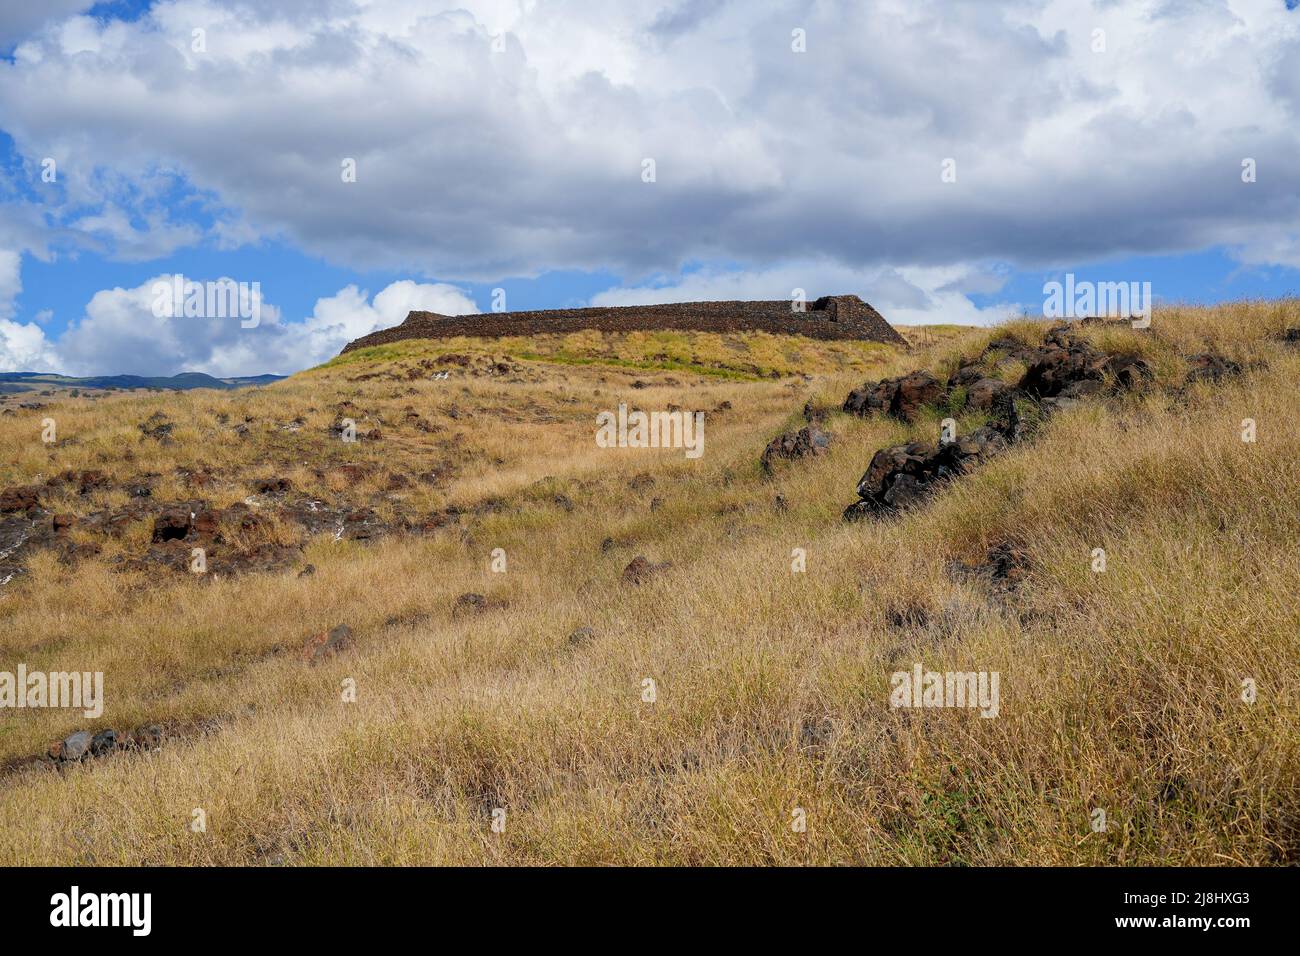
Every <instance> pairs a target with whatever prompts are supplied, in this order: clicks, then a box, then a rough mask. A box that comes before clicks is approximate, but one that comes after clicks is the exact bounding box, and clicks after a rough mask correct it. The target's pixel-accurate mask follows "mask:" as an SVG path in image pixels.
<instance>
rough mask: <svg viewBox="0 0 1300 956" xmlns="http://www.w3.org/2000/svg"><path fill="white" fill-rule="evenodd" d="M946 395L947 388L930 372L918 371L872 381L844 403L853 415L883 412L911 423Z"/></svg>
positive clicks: (851, 393) (855, 390) (854, 392)
mask: <svg viewBox="0 0 1300 956" xmlns="http://www.w3.org/2000/svg"><path fill="white" fill-rule="evenodd" d="M943 392H944V388H943V385H942V384H941V383H940V382H939V380H938V379H937V378H935V377H934V376H933V375H931V374H930V373H929V372H927V371H924V370H918V371H915V372H909V373H908V374H907V375H902V376H899V377H898V378H887V379H884V380H882V381H880V382H876V383H875V384H872V383H870V382H868V383H867V384H866V385H863V386H862V387H861V388H856V389H854V390H853V391H851V392H849V396H848V398H846V399H845V400H844V411H846V412H848V413H849V414H851V415H869V414H871V413H872V412H879V413H881V414H889V415H893V416H894V417H895V418H899V419H902V420H903V421H905V422H910V421H912V420H913V419H914V418H915V417H916V413H917V412H918V411H919V410H920V408H921V406H922V405H928V404H930V403H932V402H936V401H938V400H939V398H940V397H942V395H943Z"/></svg>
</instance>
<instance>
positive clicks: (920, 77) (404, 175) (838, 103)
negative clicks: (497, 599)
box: [0, 0, 1300, 281]
mask: <svg viewBox="0 0 1300 956" xmlns="http://www.w3.org/2000/svg"><path fill="white" fill-rule="evenodd" d="M1298 23H1300V19H1298V18H1297V17H1296V16H1295V15H1293V14H1291V13H1288V11H1286V10H1285V9H1284V6H1283V4H1281V3H1277V4H1273V5H1263V4H1258V3H1251V4H1247V3H1229V2H1226V0H1218V2H1210V0H1206V2H1198V3H1167V2H1159V3H1157V2H1145V3H1130V4H1123V5H1119V4H1091V3H1087V2H1060V3H1051V4H1048V3H1039V2H1029V0H1009V2H999V3H995V2H991V0H990V2H981V3H979V4H938V3H936V2H932V0H930V2H916V3H907V4H901V3H896V2H885V0H881V2H842V3H824V4H813V3H789V4H757V3H738V2H733V3H722V2H717V3H714V2H685V3H683V2H680V0H675V2H672V3H646V4H636V5H630V4H629V5H617V6H615V5H608V4H596V3H586V4H584V3H573V4H565V5H558V4H537V5H534V6H528V7H526V8H523V7H520V6H519V5H515V4H504V3H492V2H472V0H471V2H468V3H465V4H460V5H458V6H457V7H456V8H454V9H447V10H442V11H438V10H437V7H436V5H435V4H428V3H408V2H399V0H393V2H380V3H375V4H373V5H370V6H367V7H365V8H358V7H354V6H353V5H352V4H348V3H342V2H319V3H310V2H303V3H297V4H291V5H289V6H288V7H287V8H286V9H277V10H276V11H275V12H274V13H271V12H266V11H264V10H261V9H260V8H257V9H251V8H248V7H244V6H239V7H228V6H227V5H225V4H223V3H221V2H216V0H213V2H199V0H178V2H175V3H171V4H168V5H166V6H165V7H162V8H159V9H158V10H156V11H155V12H154V14H153V15H152V17H150V18H146V19H145V21H143V22H141V23H138V24H126V25H116V26H114V27H113V28H112V29H111V30H108V31H106V30H103V29H102V28H100V27H98V26H96V25H95V24H93V23H91V22H90V21H84V20H83V21H70V22H68V23H66V24H63V25H61V26H49V27H46V29H45V30H44V32H42V33H40V34H39V35H38V36H35V37H33V38H31V39H30V40H29V41H28V42H27V43H26V44H25V45H24V46H23V47H22V48H20V50H19V53H18V55H17V57H16V62H15V63H14V64H12V65H4V64H0V115H2V116H3V117H4V120H3V123H4V128H5V129H6V131H8V132H10V133H11V134H12V135H13V136H14V138H15V140H16V142H17V144H18V146H19V148H20V150H21V151H22V152H23V153H24V155H25V156H28V157H39V156H43V155H52V156H59V157H61V162H62V164H63V165H62V167H61V168H62V169H64V170H66V175H67V178H68V186H67V191H68V196H69V205H71V204H73V203H76V204H80V205H81V206H83V207H84V206H85V205H87V204H89V205H91V206H93V205H94V204H95V203H96V202H99V203H101V204H103V205H106V206H108V208H109V209H113V208H117V206H119V205H120V204H121V203H122V201H123V200H122V195H121V190H122V189H123V188H125V187H124V185H123V184H129V183H134V182H140V181H144V180H147V178H148V177H149V176H150V175H152V174H153V173H152V171H154V170H157V169H164V170H168V171H172V170H174V171H178V172H180V173H182V174H183V175H184V176H185V177H187V179H188V181H189V182H191V183H193V184H194V185H195V186H196V187H197V188H199V189H201V190H204V191H207V192H208V193H210V194H211V195H213V196H215V197H216V199H217V201H218V202H219V204H220V205H221V206H222V207H223V208H224V212H223V214H222V215H221V216H220V217H219V222H218V224H217V225H216V226H215V227H213V231H214V233H215V234H218V235H219V237H220V238H221V240H222V241H224V242H231V241H235V242H237V241H240V240H241V239H245V240H246V239H249V238H252V237H257V236H268V235H272V236H284V237H287V238H289V239H290V240H291V241H293V242H295V243H297V244H299V245H300V246H301V247H303V248H304V249H306V250H308V251H309V252H312V253H316V254H320V255H322V256H325V257H327V258H329V259H331V260H332V261H334V262H337V263H341V264H346V265H348V266H352V267H357V268H368V267H384V268H401V269H407V270H411V271H413V272H415V273H417V274H422V275H427V276H433V275H437V276H444V277H453V278H456V279H476V280H478V279H496V278H499V277H501V276H503V275H531V274H537V273H539V272H541V271H544V270H547V269H554V268H584V269H590V268H606V269H615V270H618V271H621V272H624V273H625V274H628V275H630V276H632V277H633V280H634V281H636V279H637V277H640V278H642V279H644V278H645V277H648V276H652V275H655V274H659V273H664V272H668V273H675V272H676V271H677V270H679V269H680V268H681V266H682V264H683V263H685V262H690V261H729V262H740V263H744V264H746V265H748V266H750V267H752V268H754V269H756V270H760V271H761V270H764V269H770V268H774V267H776V266H779V265H780V264H781V263H783V262H786V261H790V260H795V261H823V260H827V261H833V262H836V263H839V264H840V265H842V266H843V267H845V268H846V269H850V270H860V271H862V270H865V271H874V270H879V269H882V268H885V267H889V266H893V267H898V268H902V267H916V268H940V267H947V266H953V265H957V264H961V263H969V262H984V261H990V260H992V261H1002V262H1010V263H1015V264H1017V265H1020V266H1025V267H1035V266H1044V265H1050V264H1054V263H1062V262H1067V263H1068V262H1073V261H1079V260H1087V259H1096V258H1101V257H1105V256H1111V255H1118V254H1125V253H1166V252H1176V251H1180V250H1191V249H1200V248H1204V247H1206V246H1210V245H1214V244H1219V243H1224V242H1233V243H1237V244H1240V245H1242V246H1243V247H1244V249H1243V257H1246V258H1251V257H1253V258H1254V259H1263V260H1268V257H1269V256H1270V255H1271V254H1274V251H1278V250H1280V251H1278V252H1277V253H1276V254H1277V256H1278V258H1279V261H1288V260H1287V258H1286V257H1287V256H1291V255H1293V252H1292V250H1294V249H1295V247H1296V243H1295V241H1294V236H1295V233H1296V227H1295V223H1296V222H1297V212H1300V208H1298V207H1300V192H1298V190H1297V186H1296V184H1297V183H1300V132H1298V131H1300V126H1297V124H1296V123H1295V122H1294V119H1295V107H1296V96H1297V94H1296V90H1297V87H1296V86H1295V80H1294V79H1293V78H1294V77H1295V76H1296V75H1298V74H1300V69H1297V67H1300V56H1298V51H1300V46H1298V44H1300V27H1298ZM196 26H201V27H202V28H203V29H205V30H206V31H207V32H206V42H207V50H206V52H203V53H195V52H194V51H192V50H191V31H192V29H193V28H194V27H196ZM796 28H798V29H803V30H805V31H806V35H807V52H806V53H803V54H799V53H794V52H792V51H791V46H790V37H791V31H792V30H793V29H796ZM1095 30H1103V31H1104V34H1105V50H1104V51H1103V52H1094V51H1093V49H1092V44H1093V41H1094V31H1095ZM494 36H501V37H503V43H502V52H494V50H493V42H492V38H493V37H494ZM1247 156H1249V157H1254V158H1256V159H1257V161H1258V163H1259V168H1260V171H1261V172H1260V177H1259V181H1258V182H1257V183H1254V184H1251V185H1246V184H1243V183H1242V182H1241V180H1240V163H1241V160H1242V158H1243V157H1247ZM345 157H352V158H355V159H356V160H357V164H358V181H357V182H356V183H343V182H342V181H341V178H340V163H341V161H342V160H343V159H344V158H345ZM646 157H651V158H653V159H654V160H655V162H656V172H657V181H656V182H654V183H644V182H642V181H641V163H642V160H643V158H646ZM949 157H951V158H952V159H954V160H955V161H956V169H957V181H956V182H955V183H944V182H941V180H940V164H941V162H942V161H943V160H944V159H945V158H949ZM169 209H170V207H169V206H168V204H167V203H166V201H165V200H158V210H160V211H158V212H156V214H155V219H154V220H153V221H150V222H149V223H148V224H147V230H146V231H147V232H148V233H149V234H151V235H155V236H156V237H161V238H156V241H157V242H159V243H161V246H160V247H161V248H169V247H170V245H171V244H175V243H184V242H187V241H191V239H192V235H191V233H190V232H189V231H187V230H189V229H191V228H192V226H191V224H190V223H189V222H187V221H183V216H182V214H181V213H179V212H176V211H174V210H172V211H170V212H169ZM168 215H170V216H172V217H175V218H176V219H177V220H180V221H171V220H169V219H168V218H166V217H167V216H168ZM91 222H92V224H93V225H95V226H96V227H97V230H95V231H93V234H92V237H91V238H94V239H95V240H96V241H99V242H102V243H104V244H106V245H108V246H109V247H115V248H118V249H119V254H120V255H122V256H128V255H130V254H131V251H130V250H132V249H136V250H139V251H138V252H137V254H138V255H147V254H150V252H149V250H152V249H154V248H155V247H154V246H152V245H150V243H149V242H147V241H146V240H145V238H144V237H142V236H136V235H134V234H133V233H132V232H131V231H130V229H129V228H128V226H129V225H130V224H129V223H127V224H126V225H124V224H123V221H122V220H121V219H114V218H113V217H112V216H111V215H108V214H106V213H105V212H103V211H102V210H99V209H96V211H95V212H94V213H93V214H91ZM137 225H138V223H137Z"/></svg>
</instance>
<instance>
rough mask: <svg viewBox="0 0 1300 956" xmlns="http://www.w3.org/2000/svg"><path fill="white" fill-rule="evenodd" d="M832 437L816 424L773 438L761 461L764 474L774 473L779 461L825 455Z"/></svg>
mask: <svg viewBox="0 0 1300 956" xmlns="http://www.w3.org/2000/svg"><path fill="white" fill-rule="evenodd" d="M831 437H832V436H831V435H830V434H828V433H827V432H824V431H822V430H821V429H820V428H818V427H817V425H816V424H811V425H807V426H805V427H803V428H801V429H799V430H798V431H797V432H787V433H785V434H784V435H778V436H777V437H776V438H773V439H772V440H771V441H770V442H769V443H768V445H767V447H766V448H764V449H763V456H762V458H761V459H760V460H759V461H760V464H761V465H762V466H763V473H764V474H769V475H770V474H771V473H772V462H774V461H776V460H777V459H784V460H787V461H788V460H792V459H795V458H808V457H813V456H817V455H823V454H825V453H826V450H827V449H828V448H830V444H831Z"/></svg>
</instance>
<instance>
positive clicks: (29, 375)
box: [0, 372, 284, 394]
mask: <svg viewBox="0 0 1300 956" xmlns="http://www.w3.org/2000/svg"><path fill="white" fill-rule="evenodd" d="M282 378H284V376H283V375H244V376H235V377H233V378H216V377H215V376H212V375H208V374H207V373H205V372H181V373H180V374H179V375H91V376H86V377H84V378H78V377H76V376H72V375H55V374H54V373H52V372H0V393H11V394H12V393H14V392H26V391H34V390H36V389H42V388H121V389H132V388H163V389H171V390H173V391H182V392H184V391H189V390H190V389H192V388H219V389H231V388H247V387H248V386H250V385H267V384H269V383H271V382H278V381H279V380H280V379H282Z"/></svg>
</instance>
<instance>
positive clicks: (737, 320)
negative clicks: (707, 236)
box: [343, 295, 908, 352]
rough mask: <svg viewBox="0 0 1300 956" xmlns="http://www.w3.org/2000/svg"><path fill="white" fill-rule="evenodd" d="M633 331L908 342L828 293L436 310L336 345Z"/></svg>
mask: <svg viewBox="0 0 1300 956" xmlns="http://www.w3.org/2000/svg"><path fill="white" fill-rule="evenodd" d="M586 329H594V330H596V331H600V332H638V331H649V332H653V331H662V330H673V331H683V332H752V331H762V332H771V333H773V334H776V335H802V336H805V337H807V338H813V339H862V340H866V341H871V342H885V343H888V344H890V345H897V346H899V347H901V348H907V347H908V345H907V341H906V340H905V339H904V338H903V337H902V336H901V335H899V334H898V332H896V331H895V330H894V328H893V327H892V326H891V325H890V324H889V323H888V322H886V321H885V319H884V317H883V316H882V315H881V314H880V313H879V312H877V311H876V310H875V309H873V308H872V307H871V306H870V305H869V304H867V303H866V302H863V301H862V300H861V299H860V298H858V297H857V296H856V295H828V296H823V297H822V298H820V299H817V300H816V301H815V302H811V303H809V304H808V305H807V307H806V310H805V311H803V312H795V311H793V310H792V309H791V307H790V301H789V300H788V299H775V300H770V301H757V302H677V303H672V304H667V305H627V306H606V307H597V308H590V309H545V310H542V311H538V312H487V313H481V314H478V315H439V314H438V313H436V312H412V313H411V314H410V315H408V316H407V317H406V321H405V322H403V323H402V324H401V325H397V326H393V327H392V328H390V329H380V330H379V331H378V332H372V333H370V334H369V335H366V336H362V337H361V338H359V339H357V340H356V341H354V342H350V343H348V345H347V346H346V347H345V348H344V349H343V351H344V352H349V351H351V350H352V349H359V348H366V347H367V346H371V345H384V344H387V343H389V342H398V341H401V340H402V339H442V338H453V337H455V336H458V335H464V336H471V337H475V338H501V337H503V336H509V335H542V334H546V333H568V332H580V331H583V330H586Z"/></svg>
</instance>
